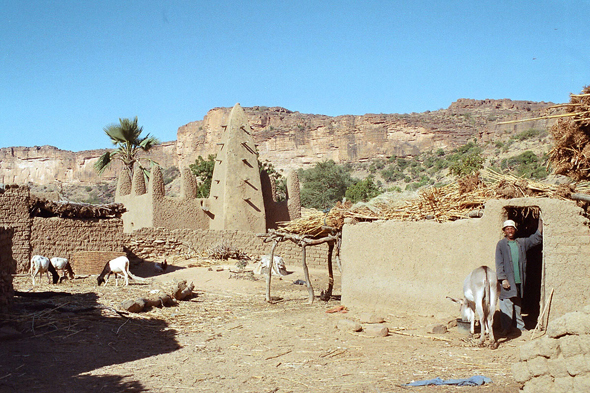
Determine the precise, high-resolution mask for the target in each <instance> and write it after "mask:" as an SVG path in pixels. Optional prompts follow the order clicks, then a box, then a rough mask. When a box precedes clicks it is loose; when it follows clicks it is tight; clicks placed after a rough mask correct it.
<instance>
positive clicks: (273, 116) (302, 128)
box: [177, 99, 551, 170]
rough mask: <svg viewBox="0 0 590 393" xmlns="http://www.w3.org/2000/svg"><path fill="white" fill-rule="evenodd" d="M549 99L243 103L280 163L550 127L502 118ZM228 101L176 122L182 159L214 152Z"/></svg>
mask: <svg viewBox="0 0 590 393" xmlns="http://www.w3.org/2000/svg"><path fill="white" fill-rule="evenodd" d="M550 105H551V103H544V102H541V103H538V102H529V101H512V100H508V99H504V100H470V99H461V100H458V101H456V102H454V103H453V104H452V105H451V106H450V107H449V108H448V109H441V110H438V111H432V112H431V111H428V112H424V113H411V114H366V115H362V116H353V115H344V116H336V117H330V116H325V115H311V114H303V113H299V112H293V111H290V110H288V109H285V108H281V107H272V108H267V107H258V106H256V107H251V108H244V109H245V112H246V115H247V117H248V121H249V123H250V125H251V126H252V129H253V133H254V135H253V136H254V140H255V142H256V144H257V147H258V151H259V153H260V158H261V160H269V161H270V162H272V163H273V164H274V166H275V167H277V168H279V169H283V170H288V169H297V168H301V167H304V168H305V167H307V166H310V165H313V164H315V163H316V162H320V161H324V160H329V159H332V160H334V161H335V162H337V163H344V162H357V161H364V160H368V159H371V158H379V157H381V158H385V157H390V156H393V155H395V156H414V155H417V154H419V153H420V152H423V151H426V150H432V149H438V148H443V149H449V148H454V147H457V146H461V145H463V144H465V143H466V142H467V141H469V140H472V139H473V138H475V139H477V140H478V141H481V142H486V141H490V140H495V139H497V138H502V137H503V136H506V135H512V134H515V133H518V132H521V131H524V130H526V129H529V128H540V129H546V128H547V127H548V126H549V125H550V124H551V122H549V121H548V120H538V121H534V122H527V123H516V124H510V125H498V124H497V123H498V122H500V121H506V120H515V119H522V118H532V117H536V116H539V115H541V114H542V111H543V110H544V108H546V107H548V106H550ZM229 110H230V108H214V109H211V110H210V111H209V112H208V113H207V115H206V116H205V117H204V119H203V120H201V121H196V122H192V123H189V124H187V125H184V126H182V127H180V128H179V129H178V134H177V136H178V141H177V153H178V160H179V164H180V165H181V166H185V165H188V164H191V163H193V162H194V160H195V159H196V158H197V157H198V156H199V155H201V156H203V157H207V155H208V154H214V153H215V152H216V146H215V143H216V141H218V140H219V138H220V136H221V130H222V126H223V125H225V123H226V122H227V116H228V114H229Z"/></svg>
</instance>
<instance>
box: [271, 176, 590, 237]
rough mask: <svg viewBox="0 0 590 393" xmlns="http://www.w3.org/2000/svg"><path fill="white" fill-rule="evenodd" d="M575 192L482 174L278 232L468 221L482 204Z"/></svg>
mask: <svg viewBox="0 0 590 393" xmlns="http://www.w3.org/2000/svg"><path fill="white" fill-rule="evenodd" d="M576 188H577V191H588V190H590V186H588V185H586V186H583V185H581V184H579V185H578V186H577V187H575V186H574V185H570V184H562V185H553V184H546V183H540V182H535V181H532V180H529V179H523V178H518V177H515V176H511V175H502V174H499V173H497V172H494V171H492V170H484V171H482V173H481V174H476V175H473V176H469V177H466V178H463V179H459V180H458V181H457V182H455V183H451V184H448V185H446V186H444V187H440V188H435V187H429V188H425V189H422V190H421V191H419V193H418V197H417V198H416V199H412V200H405V201H399V200H396V198H395V194H394V193H384V194H381V195H379V196H378V197H376V198H373V199H372V200H371V201H369V202H366V203H357V204H355V205H352V204H351V203H350V202H347V203H344V204H341V203H337V204H336V206H335V207H334V208H332V209H331V210H330V211H329V212H328V213H322V212H315V213H311V214H309V215H307V216H305V217H302V218H301V219H298V220H294V221H290V222H286V223H284V224H283V225H282V228H281V230H282V231H285V232H290V233H297V234H302V235H308V236H311V237H320V236H325V235H327V234H329V231H330V228H328V227H332V228H335V229H337V230H339V229H341V228H342V226H343V225H344V219H345V218H346V217H351V218H353V219H357V220H359V221H372V220H401V221H418V220H425V219H431V220H436V221H439V222H443V221H454V220H458V219H463V218H468V217H469V214H470V213H471V212H474V211H477V210H480V209H483V207H484V205H485V203H486V201H488V200H490V199H510V198H521V197H544V198H558V199H568V198H569V196H570V195H571V194H572V192H574V191H575V189H576Z"/></svg>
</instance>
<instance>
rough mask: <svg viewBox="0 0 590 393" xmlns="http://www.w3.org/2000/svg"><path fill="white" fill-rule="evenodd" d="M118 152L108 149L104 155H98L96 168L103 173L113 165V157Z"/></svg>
mask: <svg viewBox="0 0 590 393" xmlns="http://www.w3.org/2000/svg"><path fill="white" fill-rule="evenodd" d="M116 154H117V153H116V152H110V151H107V152H105V153H104V154H103V155H102V156H100V157H98V161H96V162H95V163H94V169H96V171H97V172H98V174H99V175H102V174H103V172H104V171H105V170H106V169H107V168H108V167H109V166H110V165H111V162H113V157H114V156H115V155H116Z"/></svg>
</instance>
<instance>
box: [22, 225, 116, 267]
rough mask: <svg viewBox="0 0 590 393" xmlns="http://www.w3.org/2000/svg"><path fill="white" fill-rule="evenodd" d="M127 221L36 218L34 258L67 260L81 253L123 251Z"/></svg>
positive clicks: (33, 244)
mask: <svg viewBox="0 0 590 393" xmlns="http://www.w3.org/2000/svg"><path fill="white" fill-rule="evenodd" d="M122 234H123V220H122V219H120V218H110V219H90V220H88V219H86V220H83V219H70V218H59V217H50V218H44V217H34V218H33V225H32V230H31V251H32V255H35V254H40V255H44V256H46V257H48V258H52V257H56V256H59V257H64V258H68V259H70V258H71V257H72V254H74V253H76V252H80V251H123V236H122Z"/></svg>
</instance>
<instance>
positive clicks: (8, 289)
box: [0, 227, 15, 312]
mask: <svg viewBox="0 0 590 393" xmlns="http://www.w3.org/2000/svg"><path fill="white" fill-rule="evenodd" d="M12 237H13V230H12V228H8V227H0V312H5V311H6V310H7V308H8V305H9V304H10V301H11V299H12V296H13V294H14V291H13V289H12V273H13V272H14V271H15V266H14V265H15V263H14V262H15V261H14V259H13V258H12Z"/></svg>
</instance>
